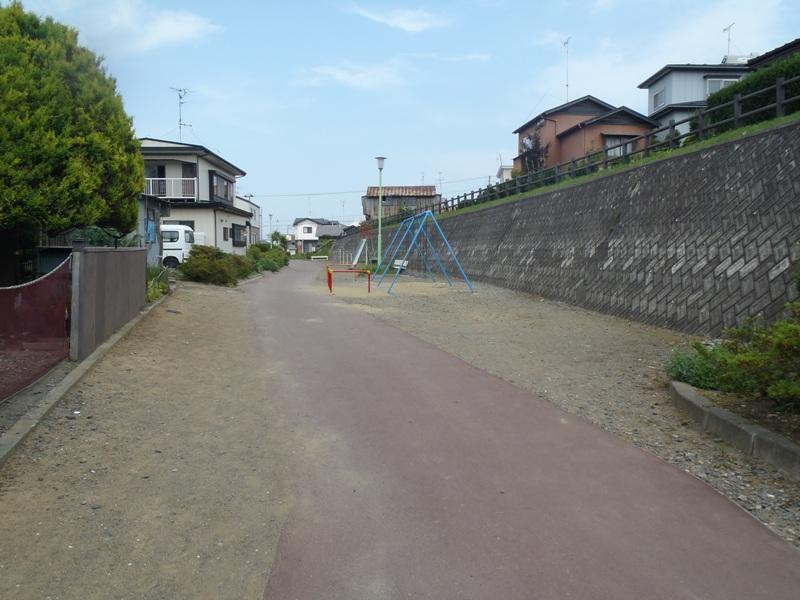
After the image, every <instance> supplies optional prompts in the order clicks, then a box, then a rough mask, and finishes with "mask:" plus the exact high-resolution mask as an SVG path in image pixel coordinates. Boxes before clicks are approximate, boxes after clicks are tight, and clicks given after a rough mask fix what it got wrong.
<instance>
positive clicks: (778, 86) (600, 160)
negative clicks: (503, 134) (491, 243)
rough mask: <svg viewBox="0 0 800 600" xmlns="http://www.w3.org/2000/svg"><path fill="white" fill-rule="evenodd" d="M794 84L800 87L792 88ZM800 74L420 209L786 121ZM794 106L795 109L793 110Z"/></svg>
mask: <svg viewBox="0 0 800 600" xmlns="http://www.w3.org/2000/svg"><path fill="white" fill-rule="evenodd" d="M792 84H798V85H795V86H794V87H793V88H790V86H791V85H792ZM793 90H800V76H796V77H792V78H789V79H785V78H783V77H780V78H778V79H776V81H775V83H774V84H772V85H770V86H767V87H765V88H761V89H759V90H756V91H755V92H751V93H749V94H736V95H735V96H734V98H733V100H731V101H730V102H725V103H724V104H719V105H717V106H714V107H710V108H705V109H700V110H698V111H697V112H696V113H695V114H693V115H691V116H690V117H687V118H685V119H681V120H679V121H675V120H674V119H672V120H670V122H669V124H668V125H665V126H663V127H659V128H657V129H653V130H652V131H649V132H647V133H646V134H644V135H641V136H638V137H635V138H630V139H628V140H626V141H625V142H624V143H622V144H619V145H616V146H610V147H608V148H603V149H602V150H596V151H594V152H591V153H589V154H586V155H584V156H582V157H580V158H574V159H572V160H569V161H566V162H563V163H560V164H557V165H553V166H550V167H545V168H543V169H540V170H538V171H531V172H529V173H526V174H524V175H520V176H518V177H515V178H514V179H511V180H510V181H506V182H503V183H498V184H495V185H489V186H487V187H484V188H479V189H477V190H472V191H470V192H466V193H464V194H460V195H458V196H454V197H452V198H443V199H442V200H440V201H439V202H432V203H430V204H427V205H426V204H422V205H420V206H417V210H418V212H421V211H424V210H431V211H433V212H434V213H437V214H439V213H444V212H449V211H453V210H458V209H460V208H465V207H467V206H473V205H475V204H482V203H484V202H491V201H492V200H498V199H500V198H506V197H509V196H514V195H516V194H521V193H524V192H529V191H532V190H534V189H536V188H540V187H543V186H546V185H552V184H555V183H558V182H560V181H563V180H565V179H572V178H575V177H580V176H583V175H589V174H591V173H596V172H598V171H601V170H605V169H609V168H611V167H614V166H617V165H623V164H627V163H630V162H631V160H632V159H633V158H634V157H648V156H651V155H653V154H657V153H658V152H663V151H666V150H671V149H674V148H678V147H680V146H681V145H682V144H685V143H688V142H689V141H690V140H691V141H694V140H704V139H707V138H709V137H711V136H713V135H716V134H718V133H721V132H723V131H726V130H729V129H735V128H738V127H742V126H744V125H747V124H750V123H755V122H758V121H764V120H766V119H769V118H771V117H776V118H777V117H782V116H785V115H786V114H789V113H791V112H794V111H796V110H798V109H800V91H797V93H792V91H793ZM787 107H789V110H787ZM687 123H688V124H689V125H690V130H689V131H688V132H686V133H681V132H680V130H679V129H678V127H679V126H680V125H684V124H687ZM407 216H408V214H403V213H401V214H398V215H394V216H392V217H388V218H385V219H383V225H384V226H386V225H392V224H394V223H399V222H400V221H402V220H403V219H404V218H406V217H407Z"/></svg>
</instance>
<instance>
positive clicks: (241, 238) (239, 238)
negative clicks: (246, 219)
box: [231, 225, 247, 246]
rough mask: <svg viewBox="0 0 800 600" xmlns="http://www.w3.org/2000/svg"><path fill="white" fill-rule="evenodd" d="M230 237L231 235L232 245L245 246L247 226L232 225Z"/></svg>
mask: <svg viewBox="0 0 800 600" xmlns="http://www.w3.org/2000/svg"><path fill="white" fill-rule="evenodd" d="M231 237H233V245H234V246H247V228H246V227H245V226H244V225H233V226H232V227H231Z"/></svg>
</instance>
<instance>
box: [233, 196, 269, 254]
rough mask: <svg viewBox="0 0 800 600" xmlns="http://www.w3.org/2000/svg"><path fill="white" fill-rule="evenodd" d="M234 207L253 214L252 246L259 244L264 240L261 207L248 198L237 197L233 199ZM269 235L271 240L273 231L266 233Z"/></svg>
mask: <svg viewBox="0 0 800 600" xmlns="http://www.w3.org/2000/svg"><path fill="white" fill-rule="evenodd" d="M233 205H234V206H235V207H236V208H241V209H242V210H247V211H250V212H251V213H252V215H253V216H252V218H251V219H250V239H249V243H250V244H257V243H258V242H260V241H261V239H262V237H263V236H262V231H261V229H262V227H261V226H262V224H263V221H262V220H261V207H260V206H259V205H258V204H256V203H255V202H253V201H252V200H248V199H247V198H243V197H242V196H236V197H235V198H234V199H233ZM265 233H266V234H267V235H266V237H267V238H269V236H270V235H272V232H271V231H267V232H265Z"/></svg>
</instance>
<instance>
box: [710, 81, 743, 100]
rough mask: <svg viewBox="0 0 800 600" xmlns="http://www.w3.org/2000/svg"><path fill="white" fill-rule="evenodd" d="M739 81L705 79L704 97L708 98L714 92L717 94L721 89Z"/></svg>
mask: <svg viewBox="0 0 800 600" xmlns="http://www.w3.org/2000/svg"><path fill="white" fill-rule="evenodd" d="M737 81H739V80H738V79H707V80H706V96H710V95H711V94H713V93H714V92H718V91H720V90H721V89H723V88H726V87H728V86H729V85H733V84H734V83H736V82H737Z"/></svg>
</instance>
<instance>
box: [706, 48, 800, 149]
mask: <svg viewBox="0 0 800 600" xmlns="http://www.w3.org/2000/svg"><path fill="white" fill-rule="evenodd" d="M797 76H800V54H795V55H794V56H790V57H789V58H786V59H784V60H780V61H777V62H775V63H773V64H771V65H769V66H768V67H764V68H763V69H759V70H758V71H753V72H752V73H748V74H747V75H745V76H744V77H742V78H741V79H740V80H739V81H738V82H736V83H734V84H732V85H729V86H728V87H726V88H723V89H721V90H720V91H718V92H714V93H713V94H711V95H710V96H709V97H708V99H707V101H706V104H707V106H708V109H712V108H714V107H716V106H720V105H721V104H725V103H726V102H732V101H733V98H734V96H735V95H736V94H741V95H742V96H746V95H747V94H751V93H753V92H757V91H759V90H763V89H764V88H768V87H769V86H771V85H775V81H776V80H777V79H778V78H779V77H783V78H784V79H791V78H793V77H797ZM793 96H797V99H795V100H793V101H791V102H789V103H787V104H785V105H784V112H785V114H787V115H788V114H790V113H793V112H795V111H797V110H800V81H795V82H793V83H790V84H789V85H787V86H786V98H791V97H793ZM774 102H775V90H774V89H769V90H766V91H764V92H763V93H761V94H757V95H756V96H753V97H752V98H747V99H746V100H743V101H742V113H746V112H749V111H751V110H755V109H757V108H761V107H763V106H767V105H768V104H772V103H774ZM708 109H707V110H708ZM775 116H776V112H775V110H774V109H768V110H764V111H761V112H759V113H757V114H755V115H752V116H749V117H745V118H743V119H742V122H741V123H740V125H750V124H752V123H758V122H760V121H767V120H769V119H774V118H775ZM732 117H733V105H731V106H726V107H725V108H720V109H718V110H715V111H714V112H712V113H710V114H708V115H707V117H706V118H707V123H708V124H709V125H713V124H714V123H719V122H720V121H724V120H725V119H730V118H732ZM733 128H734V123H733V121H731V122H729V123H726V124H724V125H720V126H718V127H715V128H714V133H715V134H716V133H721V132H723V131H727V130H729V129H733Z"/></svg>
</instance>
